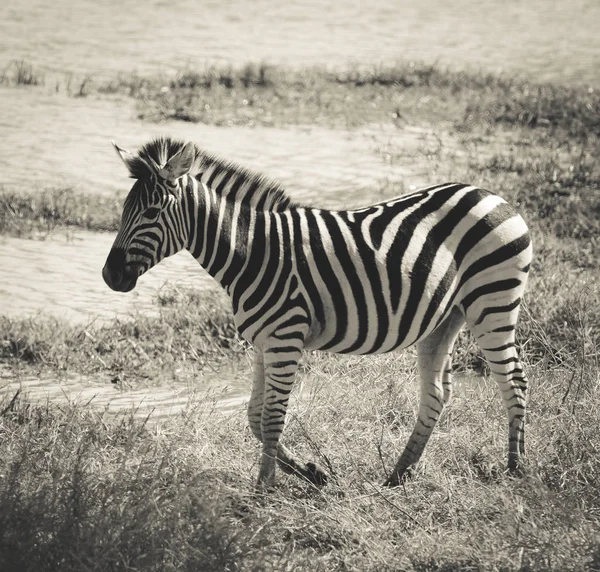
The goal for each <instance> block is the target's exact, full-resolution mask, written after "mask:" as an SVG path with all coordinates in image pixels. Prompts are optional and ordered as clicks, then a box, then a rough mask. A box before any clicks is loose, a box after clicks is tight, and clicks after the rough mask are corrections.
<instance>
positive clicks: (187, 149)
mask: <svg viewBox="0 0 600 572" xmlns="http://www.w3.org/2000/svg"><path fill="white" fill-rule="evenodd" d="M195 159H196V147H195V145H194V144H193V143H192V142H191V141H190V142H189V143H186V144H185V145H184V146H183V147H182V148H181V149H180V150H179V151H178V152H177V153H175V155H173V156H172V157H171V158H170V159H169V160H168V161H167V164H166V165H165V166H164V167H163V168H162V169H161V170H160V171H159V172H158V174H159V175H160V176H161V177H162V178H163V179H169V180H171V181H174V180H175V179H179V177H181V176H183V175H186V174H187V173H189V172H190V171H191V169H192V167H193V165H194V161H195Z"/></svg>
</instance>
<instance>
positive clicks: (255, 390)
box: [248, 348, 328, 486]
mask: <svg viewBox="0 0 600 572" xmlns="http://www.w3.org/2000/svg"><path fill="white" fill-rule="evenodd" d="M264 394H265V372H264V355H263V352H262V350H260V349H258V348H256V350H255V355H254V367H253V383H252V394H251V397H250V402H249V403H248V421H249V424H250V429H251V431H252V434H253V435H254V436H255V437H256V439H258V441H259V442H260V443H263V430H262V418H263V405H264ZM277 464H278V465H279V467H280V468H281V470H283V471H284V472H285V473H287V474H291V475H296V476H298V477H301V478H303V479H305V480H307V481H309V482H310V483H312V484H314V485H316V486H323V485H325V484H327V478H328V477H327V473H326V471H325V470H324V469H323V468H322V467H320V466H319V465H318V464H316V463H313V462H308V463H303V462H301V461H300V460H298V459H297V457H296V456H295V455H294V454H293V453H292V452H291V451H290V450H289V449H288V448H287V447H285V445H283V444H282V443H278V445H277ZM262 465H263V463H261V470H262V469H263V467H262ZM273 470H274V467H272V468H271V466H270V463H269V468H268V469H267V471H265V474H266V473H267V472H272V471H273Z"/></svg>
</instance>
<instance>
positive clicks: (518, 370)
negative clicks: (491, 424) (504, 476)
mask: <svg viewBox="0 0 600 572" xmlns="http://www.w3.org/2000/svg"><path fill="white" fill-rule="evenodd" d="M515 322H516V315H514V317H512V318H511V316H507V323H506V324H505V325H503V326H496V327H494V328H492V329H483V331H482V328H481V327H480V326H475V327H474V333H475V336H476V338H477V342H478V343H479V346H480V347H481V349H482V351H483V354H484V356H485V358H486V360H487V362H488V364H489V366H490V369H491V371H492V376H493V377H494V380H495V381H496V383H497V384H498V387H499V389H500V393H501V395H502V400H503V402H504V406H505V408H506V411H507V413H508V472H509V473H510V474H512V475H520V474H522V471H523V461H524V456H525V411H526V406H527V403H526V397H527V384H528V382H527V377H526V376H525V373H524V371H523V365H522V363H521V360H520V358H519V355H518V352H517V347H516V345H515V331H514V323H515Z"/></svg>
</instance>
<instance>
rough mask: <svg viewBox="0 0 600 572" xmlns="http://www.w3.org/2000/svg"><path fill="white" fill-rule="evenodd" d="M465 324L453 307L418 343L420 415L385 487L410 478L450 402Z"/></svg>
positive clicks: (461, 316)
mask: <svg viewBox="0 0 600 572" xmlns="http://www.w3.org/2000/svg"><path fill="white" fill-rule="evenodd" d="M464 322H465V320H464V317H463V315H462V313H461V312H460V311H459V310H458V308H453V309H452V311H451V312H450V314H449V315H448V317H447V318H446V319H445V320H444V321H443V322H442V323H441V324H440V325H439V326H438V328H436V330H434V331H433V332H432V333H431V334H429V335H428V336H427V337H426V338H425V339H423V340H421V341H420V342H419V343H418V344H417V352H418V359H419V374H420V380H421V396H420V404H419V414H418V417H417V422H416V425H415V428H414V429H413V432H412V434H411V436H410V438H409V440H408V443H407V445H406V448H405V449H404V452H403V453H402V455H401V456H400V458H399V459H398V462H397V463H396V466H395V468H394V470H393V471H392V473H391V474H390V476H389V477H388V478H387V480H386V481H385V483H384V486H388V487H395V486H398V485H399V484H400V483H402V482H403V481H404V480H405V479H406V478H407V477H408V476H409V475H410V473H411V471H412V470H413V468H414V467H415V466H416V464H417V463H418V461H419V459H420V458H421V455H422V454H423V450H424V449H425V445H426V444H427V441H428V440H429V437H430V436H431V433H432V432H433V429H434V427H435V424H436V423H437V421H438V419H439V417H440V414H441V413H442V410H443V409H444V406H445V404H446V403H447V402H448V401H449V400H450V396H451V393H452V386H451V383H452V377H451V371H450V368H451V367H452V365H451V364H452V361H451V354H452V348H453V347H454V342H455V341H456V337H457V336H458V332H459V331H460V329H461V328H462V326H463V324H464Z"/></svg>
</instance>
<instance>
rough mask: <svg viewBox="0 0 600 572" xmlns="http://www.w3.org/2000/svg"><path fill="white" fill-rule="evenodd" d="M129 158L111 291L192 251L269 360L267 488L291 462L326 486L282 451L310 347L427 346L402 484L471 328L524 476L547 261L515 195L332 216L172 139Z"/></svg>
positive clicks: (400, 470) (260, 358)
mask: <svg viewBox="0 0 600 572" xmlns="http://www.w3.org/2000/svg"><path fill="white" fill-rule="evenodd" d="M117 151H118V153H119V155H120V156H121V158H122V159H123V160H124V161H125V163H126V165H127V167H128V168H129V171H130V174H131V175H132V176H133V177H134V178H136V179H137V180H136V183H135V184H134V186H133V188H132V190H131V192H130V194H129V196H128V198H127V200H126V202H125V206H124V210H123V219H122V225H121V229H120V230H119V233H118V235H117V238H116V240H115V244H114V246H113V249H112V250H111V253H110V254H109V257H108V260H107V263H106V265H105V267H104V270H103V276H104V279H105V280H106V282H107V284H108V285H109V286H110V287H111V288H113V289H115V290H121V291H128V290H131V289H132V288H133V287H134V286H135V283H136V280H137V278H138V277H139V276H140V275H141V274H143V273H144V272H145V271H146V270H148V269H149V268H151V267H152V266H153V265H155V264H156V263H158V262H159V261H160V260H161V259H162V258H164V257H166V256H170V255H172V254H174V253H175V252H177V251H178V250H181V249H183V248H187V249H188V250H189V251H190V252H191V254H192V255H193V256H194V257H195V258H196V259H197V260H198V262H199V263H200V264H201V265H202V266H203V267H204V268H205V269H206V270H207V271H208V272H209V273H210V274H211V275H212V276H213V277H214V278H215V279H216V280H217V282H219V283H220V284H221V286H222V287H223V288H224V289H225V290H226V292H227V293H228V294H229V295H230V297H231V301H232V305H233V312H234V318H235V322H236V325H237V327H238V330H239V332H240V334H241V335H242V336H243V337H244V338H245V339H247V340H248V341H250V342H252V343H253V344H254V346H255V348H256V349H255V352H256V355H255V366H254V383H253V390H252V396H251V400H250V404H249V420H250V426H251V428H252V431H253V433H254V435H255V436H256V437H257V438H258V439H259V440H260V441H261V442H262V443H263V456H262V461H261V467H260V474H259V483H260V484H261V485H270V484H272V483H273V482H274V477H275V460H276V459H277V460H278V461H279V465H280V466H281V468H283V469H284V470H285V471H287V472H293V473H297V474H300V475H302V476H304V477H305V478H308V479H309V480H311V481H313V482H315V483H322V482H324V481H325V479H326V475H325V473H324V471H323V470H322V469H321V468H319V467H318V466H317V465H315V464H314V463H302V462H300V461H299V460H298V459H296V458H295V457H294V456H293V455H292V453H291V452H290V451H289V450H287V449H286V448H285V447H284V446H283V445H282V444H281V443H280V442H279V440H280V436H281V432H282V429H283V425H284V420H285V414H286V408H287V405H288V399H289V395H290V392H291V388H292V384H293V381H294V378H295V375H296V371H297V367H298V361H299V359H300V355H301V351H302V350H303V349H320V350H327V351H331V352H337V353H348V354H373V353H380V352H389V351H392V350H394V349H401V348H405V347H407V346H410V345H412V344H417V347H418V354H419V368H420V374H421V387H422V391H421V404H420V408H419V415H418V419H417V423H416V426H415V429H414V431H413V434H412V435H411V437H410V439H409V442H408V444H407V446H406V449H405V451H404V453H403V454H402V456H401V457H400V459H399V461H398V463H397V465H396V467H395V469H394V471H393V473H392V474H391V475H390V476H389V478H388V480H387V481H386V483H387V484H389V485H396V484H398V483H399V482H400V481H401V479H402V478H404V476H405V475H406V474H407V471H409V470H410V468H411V467H412V466H414V465H415V464H416V463H417V462H418V460H419V458H420V456H421V454H422V452H423V449H424V447H425V444H426V443H427V440H428V439H429V436H430V434H431V431H432V430H433V427H434V426H435V423H436V422H437V419H438V418H439V415H440V414H441V412H442V410H443V407H444V405H445V404H446V403H447V401H448V399H449V398H450V395H451V353H452V347H453V345H454V342H455V339H456V337H457V335H458V331H459V330H460V329H461V327H462V326H463V325H464V324H465V323H466V325H467V327H468V328H469V329H470V330H471V331H472V333H473V335H474V336H475V338H476V339H477V341H478V343H479V345H480V346H481V348H482V350H483V353H484V355H485V357H486V359H487V360H488V362H489V363H490V367H491V370H492V372H493V375H494V378H495V380H496V381H497V383H498V385H499V387H500V390H501V393H502V397H503V399H504V403H505V406H506V408H507V411H508V417H509V459H508V464H509V469H510V470H511V471H517V470H518V469H519V466H520V464H521V461H522V456H523V453H524V416H525V396H526V388H527V380H526V378H525V376H524V373H523V369H522V366H521V362H520V360H519V357H518V354H517V350H516V347H515V326H516V323H517V315H518V311H519V305H520V302H521V297H522V295H523V292H524V290H525V286H526V282H527V275H528V271H529V266H530V263H531V256H532V249H531V240H530V236H529V232H528V229H527V226H526V224H525V222H524V221H523V219H522V218H521V217H520V216H519V215H518V214H517V213H516V212H515V211H514V210H513V209H512V208H511V207H510V206H509V205H508V204H507V203H506V202H505V201H504V200H503V199H501V198H500V197H498V196H497V195H494V194H492V193H489V192H487V191H484V190H482V189H479V188H477V187H474V186H471V185H465V184H459V183H446V184H442V185H435V186H431V187H427V188H424V189H421V190H419V191H416V192H414V193H411V194H408V195H405V196H402V197H398V198H395V199H392V200H388V201H384V202H381V203H379V204H375V205H371V206H368V207H366V208H359V209H352V210H340V211H332V210H323V209H318V208H312V207H306V206H301V205H297V204H295V203H293V202H292V201H291V200H290V199H289V197H288V196H287V195H286V194H285V193H284V192H283V190H282V189H281V188H280V187H279V185H278V184H277V183H274V182H272V181H269V180H267V179H265V178H263V177H261V176H259V175H257V174H255V173H253V172H251V171H248V170H246V169H243V168H240V167H238V166H236V165H234V164H231V163H228V162H225V161H222V160H220V159H218V158H215V157H214V156H212V155H209V154H207V153H205V152H204V151H202V150H200V149H199V148H197V147H196V146H194V145H193V144H191V143H188V144H185V145H184V144H183V143H180V142H176V141H173V140H170V139H158V140H155V141H153V142H151V143H149V144H148V145H146V146H145V147H144V148H143V149H142V150H141V151H140V153H139V155H137V156H133V155H131V154H129V153H127V152H126V151H124V150H122V149H119V148H117Z"/></svg>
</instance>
